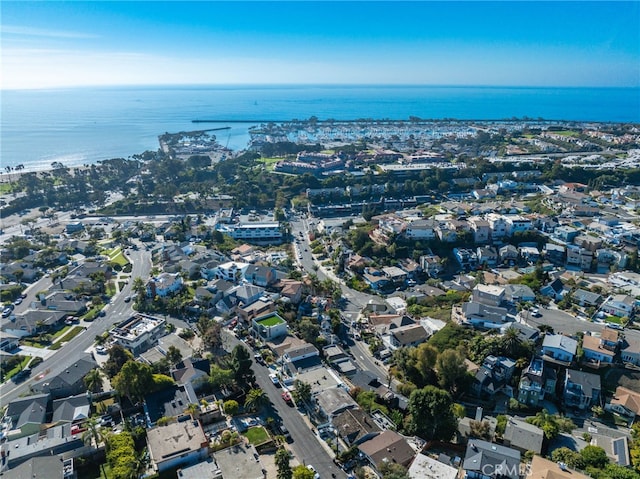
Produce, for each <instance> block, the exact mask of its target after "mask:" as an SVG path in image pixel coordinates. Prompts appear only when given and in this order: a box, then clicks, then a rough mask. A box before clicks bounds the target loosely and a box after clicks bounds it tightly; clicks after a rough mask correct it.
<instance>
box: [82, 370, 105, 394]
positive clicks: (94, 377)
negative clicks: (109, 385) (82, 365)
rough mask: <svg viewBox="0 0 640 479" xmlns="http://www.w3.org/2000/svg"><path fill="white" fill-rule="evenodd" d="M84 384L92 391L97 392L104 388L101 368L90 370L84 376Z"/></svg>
mask: <svg viewBox="0 0 640 479" xmlns="http://www.w3.org/2000/svg"><path fill="white" fill-rule="evenodd" d="M84 385H85V386H86V387H87V389H88V390H89V391H91V392H92V393H97V392H98V391H101V390H102V372H101V371H100V369H98V368H95V369H92V370H91V371H89V372H88V373H87V374H86V376H85V377H84Z"/></svg>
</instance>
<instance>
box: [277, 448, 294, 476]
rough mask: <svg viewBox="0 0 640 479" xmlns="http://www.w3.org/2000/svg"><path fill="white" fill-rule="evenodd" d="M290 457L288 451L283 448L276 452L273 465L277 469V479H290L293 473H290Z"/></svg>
mask: <svg viewBox="0 0 640 479" xmlns="http://www.w3.org/2000/svg"><path fill="white" fill-rule="evenodd" d="M290 461H291V456H290V455H289V451H287V450H286V449H285V448H284V447H281V448H279V449H278V450H277V451H276V456H275V463H276V467H277V468H278V476H277V477H278V479H292V478H293V472H292V471H291V464H290Z"/></svg>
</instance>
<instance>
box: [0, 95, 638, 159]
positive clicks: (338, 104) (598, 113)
mask: <svg viewBox="0 0 640 479" xmlns="http://www.w3.org/2000/svg"><path fill="white" fill-rule="evenodd" d="M1 95H2V96H1V104H2V106H1V108H2V118H1V123H0V125H1V133H0V142H1V149H0V154H1V156H0V167H1V168H0V169H1V170H3V171H4V170H5V167H7V166H16V165H19V164H22V165H24V167H25V170H26V171H29V170H42V169H48V168H49V167H50V165H51V163H52V162H54V161H57V162H61V163H63V164H64V165H66V166H79V165H83V164H88V163H95V162H97V161H100V160H105V159H109V158H128V157H130V156H132V155H135V154H137V153H142V152H144V151H146V150H156V149H157V148H158V135H160V134H162V133H165V132H170V133H175V132H179V131H191V130H200V129H207V128H217V127H221V126H229V127H231V129H230V130H224V131H221V132H219V133H218V134H217V138H218V142H219V143H221V144H222V145H225V146H227V147H229V148H231V149H233V150H242V149H244V148H245V147H246V146H247V142H248V140H249V135H248V133H247V130H248V128H249V127H250V126H252V125H254V124H257V123H259V122H261V121H287V120H292V119H307V118H309V117H311V116H315V117H317V118H318V119H321V120H325V119H335V120H351V119H359V118H374V119H393V120H407V119H409V117H410V116H416V117H420V118H425V119H443V118H455V119H463V120H465V119H466V120H469V119H476V120H481V119H482V120H497V119H508V118H513V117H517V118H522V117H525V116H526V117H529V118H544V119H549V120H575V121H598V122H640V89H639V88H534V87H532V88H521V87H512V88H506V87H446V86H442V87H434V86H428V87H423V86H306V85H305V86H172V87H166V86H162V87H100V88H72V89H71V88H70V89H51V90H4V91H2V92H1ZM195 119H199V120H202V119H207V120H208V119H213V120H220V123H192V120H195ZM225 120H233V121H234V123H228V124H227V123H225ZM237 121H240V123H235V122H237Z"/></svg>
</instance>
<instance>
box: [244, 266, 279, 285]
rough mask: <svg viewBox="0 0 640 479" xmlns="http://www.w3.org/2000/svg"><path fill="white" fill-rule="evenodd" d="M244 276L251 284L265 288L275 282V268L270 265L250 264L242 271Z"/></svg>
mask: <svg viewBox="0 0 640 479" xmlns="http://www.w3.org/2000/svg"><path fill="white" fill-rule="evenodd" d="M244 278H245V280H247V281H248V282H249V283H251V284H255V285H257V286H262V287H265V288H266V287H267V286H271V285H272V284H273V283H275V282H276V280H277V276H276V269H275V268H272V267H270V266H257V265H251V266H249V267H247V269H246V271H245V272H244Z"/></svg>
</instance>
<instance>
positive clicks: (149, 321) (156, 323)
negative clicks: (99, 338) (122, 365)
mask: <svg viewBox="0 0 640 479" xmlns="http://www.w3.org/2000/svg"><path fill="white" fill-rule="evenodd" d="M165 334H166V329H165V320H164V319H162V318H156V317H153V316H147V315H146V314H140V313H137V314H135V315H133V316H131V317H130V318H129V319H126V320H124V321H123V322H121V323H120V324H118V325H116V326H115V327H114V328H113V329H112V330H111V337H113V339H115V341H116V343H117V344H119V345H120V346H122V347H123V348H126V349H128V350H129V351H131V352H132V353H133V354H134V355H138V354H140V353H143V352H144V351H146V350H147V349H149V348H150V347H151V346H154V345H155V344H156V342H157V341H158V339H159V338H160V337H162V336H164V335H165Z"/></svg>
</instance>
